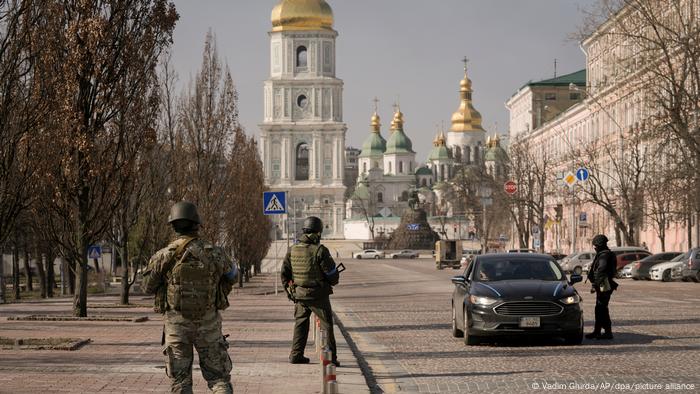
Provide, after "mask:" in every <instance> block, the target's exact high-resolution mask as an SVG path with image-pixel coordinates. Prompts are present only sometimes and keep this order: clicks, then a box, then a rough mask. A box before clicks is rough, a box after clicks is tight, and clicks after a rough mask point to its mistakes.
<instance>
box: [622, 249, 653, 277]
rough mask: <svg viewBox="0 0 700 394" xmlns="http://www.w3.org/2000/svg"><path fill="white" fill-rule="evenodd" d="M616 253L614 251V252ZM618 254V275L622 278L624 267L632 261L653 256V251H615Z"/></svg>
mask: <svg viewBox="0 0 700 394" xmlns="http://www.w3.org/2000/svg"><path fill="white" fill-rule="evenodd" d="M613 253H614V252H613ZM615 254H616V255H617V277H618V278H620V277H621V276H620V273H621V271H622V269H623V268H624V267H625V266H626V265H627V264H630V263H635V262H637V261H639V260H641V259H644V258H647V257H649V256H651V253H649V252H647V251H636V252H622V253H615Z"/></svg>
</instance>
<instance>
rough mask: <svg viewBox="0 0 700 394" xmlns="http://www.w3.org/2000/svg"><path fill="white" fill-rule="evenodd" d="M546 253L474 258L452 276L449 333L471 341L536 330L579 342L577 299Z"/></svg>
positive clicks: (580, 328) (580, 326) (580, 315)
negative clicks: (458, 272) (450, 331)
mask: <svg viewBox="0 0 700 394" xmlns="http://www.w3.org/2000/svg"><path fill="white" fill-rule="evenodd" d="M581 280H582V277H581V276H580V275H572V276H571V281H570V282H569V281H567V278H566V275H565V274H564V272H563V271H562V270H561V268H560V267H559V265H558V264H557V263H556V262H555V261H554V259H553V258H552V257H551V256H549V255H544V254H535V253H517V254H514V253H499V254H489V255H480V256H476V257H475V258H474V259H473V260H472V261H471V262H470V263H469V265H468V266H467V268H466V269H465V270H464V272H463V274H462V275H459V276H455V277H453V278H452V283H454V284H455V289H454V291H453V293H452V335H453V336H454V337H463V338H464V343H465V344H467V345H473V344H476V343H478V342H479V340H480V339H481V338H484V337H497V336H501V337H508V338H513V337H517V336H518V335H531V334H540V335H543V336H549V337H552V336H557V337H563V338H564V339H565V341H566V342H567V343H569V344H580V343H581V341H582V340H583V313H582V311H581V306H580V302H581V297H580V296H579V294H578V292H577V291H576V289H575V288H574V287H573V286H572V285H573V284H574V283H577V282H580V281H581Z"/></svg>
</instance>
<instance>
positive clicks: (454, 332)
mask: <svg viewBox="0 0 700 394" xmlns="http://www.w3.org/2000/svg"><path fill="white" fill-rule="evenodd" d="M452 336H453V337H455V338H461V337H463V336H464V332H463V331H462V330H460V329H459V328H457V311H456V310H455V306H454V304H453V305H452Z"/></svg>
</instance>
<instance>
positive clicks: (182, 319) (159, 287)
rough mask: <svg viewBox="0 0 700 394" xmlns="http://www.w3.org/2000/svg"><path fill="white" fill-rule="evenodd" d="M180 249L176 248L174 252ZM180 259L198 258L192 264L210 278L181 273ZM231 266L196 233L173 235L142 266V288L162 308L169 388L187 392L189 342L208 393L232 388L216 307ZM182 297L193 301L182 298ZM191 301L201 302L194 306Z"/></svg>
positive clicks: (222, 300)
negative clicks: (206, 282)
mask: <svg viewBox="0 0 700 394" xmlns="http://www.w3.org/2000/svg"><path fill="white" fill-rule="evenodd" d="M178 247H180V250H178ZM180 251H181V252H182V253H180V255H177V254H178V252H180ZM186 259H193V260H194V261H196V262H201V264H199V263H197V264H199V265H198V267H204V269H203V270H202V271H201V272H204V274H203V275H204V278H205V279H207V278H209V279H210V280H209V283H211V285H208V286H202V285H201V282H196V281H194V282H193V281H192V280H189V279H190V278H186V276H187V274H185V272H187V271H185V268H181V267H182V266H184V265H181V264H180V263H179V262H180V261H186ZM231 267H232V263H231V261H230V260H229V259H228V258H227V257H226V256H225V255H224V253H223V252H222V251H221V250H220V249H218V248H216V247H214V246H213V245H210V244H208V243H206V242H204V241H202V240H200V239H198V238H196V235H191V236H184V235H181V236H179V237H178V238H177V239H176V240H175V241H174V242H172V243H171V244H170V245H168V246H167V247H166V248H164V249H161V250H160V251H158V252H157V253H156V254H155V255H153V257H151V260H150V262H149V263H148V268H147V270H146V272H144V282H145V288H146V292H147V293H149V294H157V295H156V309H157V310H158V309H160V312H162V313H163V323H164V328H163V343H162V344H163V345H164V346H165V347H164V349H163V354H164V355H165V358H166V373H167V374H168V377H169V378H170V381H171V390H172V392H173V393H191V392H192V361H193V357H194V354H193V350H192V346H193V345H194V347H195V348H196V349H197V353H198V354H199V366H200V368H201V370H202V375H203V376H204V379H206V381H207V384H208V386H209V388H210V389H211V390H212V391H213V392H214V393H233V387H232V386H231V374H230V372H231V369H232V362H231V358H230V357H229V355H228V343H227V342H226V338H225V337H224V336H223V335H222V332H221V313H220V312H219V310H223V309H226V307H228V300H227V296H228V294H229V293H230V292H231V289H232V287H233V280H234V278H232V277H231V271H230V270H231ZM227 274H228V275H227ZM192 283H200V284H199V285H192ZM188 285H189V286H188ZM166 294H167V296H166ZM185 298H187V299H188V300H194V301H188V302H185V301H184V299H185ZM159 300H160V302H161V303H162V305H160V306H159V305H158V303H159ZM197 302H199V303H201V305H200V306H199V307H198V305H196V303H197ZM180 305H181V306H180ZM187 305H190V307H189V308H188V307H187ZM192 305H194V307H193V306H192Z"/></svg>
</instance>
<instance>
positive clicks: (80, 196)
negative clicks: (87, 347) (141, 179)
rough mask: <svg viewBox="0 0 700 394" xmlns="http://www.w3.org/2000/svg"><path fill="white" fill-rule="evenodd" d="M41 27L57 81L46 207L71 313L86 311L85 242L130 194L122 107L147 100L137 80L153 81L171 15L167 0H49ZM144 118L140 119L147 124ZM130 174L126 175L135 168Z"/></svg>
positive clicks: (47, 74)
mask: <svg viewBox="0 0 700 394" xmlns="http://www.w3.org/2000/svg"><path fill="white" fill-rule="evenodd" d="M45 7H46V9H47V14H48V15H50V17H47V18H46V20H45V25H44V26H42V28H43V29H42V35H43V39H44V40H43V41H44V48H45V51H44V52H43V53H42V56H43V59H42V62H41V67H42V69H41V72H42V75H41V77H42V78H47V79H49V80H52V81H53V82H54V87H55V88H54V89H53V90H52V91H51V94H50V98H51V103H52V115H53V116H52V117H51V118H50V119H47V120H46V124H45V125H43V130H44V131H45V132H44V133H43V135H42V137H43V143H44V146H46V147H47V148H48V149H46V151H45V152H43V153H44V163H45V165H44V166H43V168H42V170H43V171H44V172H45V176H44V179H43V180H44V181H45V185H44V186H45V187H47V188H50V189H51V190H52V192H53V196H52V197H53V198H51V199H50V200H47V201H44V204H45V206H44V208H45V209H46V210H50V211H51V212H53V213H55V217H56V220H53V221H52V222H51V223H50V227H51V230H52V234H54V238H55V241H56V242H57V243H59V244H60V245H61V249H62V250H63V251H64V252H65V253H66V254H67V256H66V257H67V258H68V259H69V260H70V261H71V262H72V264H74V266H75V267H76V269H77V270H78V274H79V286H78V288H77V292H76V296H75V299H74V306H73V309H74V313H75V314H76V316H86V315H87V285H88V280H87V261H86V255H87V249H88V247H89V246H90V245H91V244H94V243H96V242H98V241H100V240H101V239H102V238H103V236H104V235H105V233H106V231H107V230H108V229H109V228H110V227H111V225H112V223H113V218H114V215H115V212H116V211H117V210H118V209H119V207H120V206H121V204H122V199H123V198H125V196H126V195H127V194H126V193H125V191H126V190H128V186H129V182H128V179H129V178H130V176H129V175H130V173H131V171H132V170H133V168H134V162H135V160H136V159H137V157H138V149H134V147H133V146H130V145H129V144H133V143H134V142H136V141H138V139H139V137H138V136H133V135H128V134H129V133H128V131H129V130H127V129H126V128H123V127H119V126H118V125H117V124H116V120H117V119H118V116H119V114H123V113H128V112H130V111H136V112H139V113H140V107H142V106H144V105H146V106H147V105H149V104H150V101H151V99H152V96H151V95H146V96H144V95H143V93H144V86H152V84H153V83H154V81H156V74H155V70H156V65H157V60H158V57H159V56H160V54H161V52H162V51H163V49H164V48H166V47H168V46H169V45H170V43H171V41H172V32H173V29H174V26H175V22H176V20H177V18H178V16H177V13H176V12H175V8H174V5H172V4H171V3H169V2H168V1H166V0H131V1H118V0H93V1H86V2H59V1H47V3H46V5H45ZM147 125H148V124H147V123H146V124H143V123H142V124H141V125H140V126H141V127H139V128H137V129H138V130H139V131H140V132H146V131H148V130H149V128H148V127H147ZM132 175H133V174H132Z"/></svg>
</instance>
